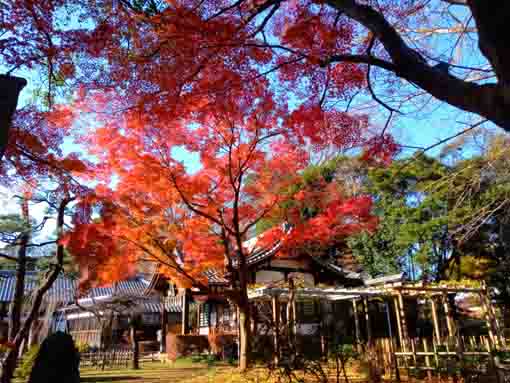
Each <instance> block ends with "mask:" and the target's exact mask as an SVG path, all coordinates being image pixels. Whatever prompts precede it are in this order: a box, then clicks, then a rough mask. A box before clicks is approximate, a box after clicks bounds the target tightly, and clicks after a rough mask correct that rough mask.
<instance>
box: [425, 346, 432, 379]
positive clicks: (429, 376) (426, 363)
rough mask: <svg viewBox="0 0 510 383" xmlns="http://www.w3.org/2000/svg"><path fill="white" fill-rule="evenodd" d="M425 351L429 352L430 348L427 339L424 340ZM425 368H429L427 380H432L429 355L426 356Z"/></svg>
mask: <svg viewBox="0 0 510 383" xmlns="http://www.w3.org/2000/svg"><path fill="white" fill-rule="evenodd" d="M423 351H425V353H428V352H429V348H428V345H427V339H426V338H423ZM425 366H426V367H427V378H428V380H432V370H431V364H430V356H429V355H428V354H426V355H425Z"/></svg>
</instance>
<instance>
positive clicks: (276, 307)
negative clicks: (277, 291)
mask: <svg viewBox="0 0 510 383" xmlns="http://www.w3.org/2000/svg"><path fill="white" fill-rule="evenodd" d="M271 299H272V304H273V325H274V328H273V351H274V354H273V360H274V364H275V365H278V363H279V362H280V304H279V302H278V297H277V296H274V297H272V298H271Z"/></svg>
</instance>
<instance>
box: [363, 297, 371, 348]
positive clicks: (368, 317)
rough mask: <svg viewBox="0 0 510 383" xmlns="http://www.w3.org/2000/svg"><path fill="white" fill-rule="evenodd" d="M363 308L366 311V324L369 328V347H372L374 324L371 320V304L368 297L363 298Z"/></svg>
mask: <svg viewBox="0 0 510 383" xmlns="http://www.w3.org/2000/svg"><path fill="white" fill-rule="evenodd" d="M363 308H364V310H365V323H366V326H367V343H368V346H371V345H372V322H371V320H370V310H369V302H368V299H367V298H366V297H365V298H363Z"/></svg>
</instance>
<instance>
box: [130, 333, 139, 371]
mask: <svg viewBox="0 0 510 383" xmlns="http://www.w3.org/2000/svg"><path fill="white" fill-rule="evenodd" d="M129 331H130V334H131V347H132V349H133V360H132V365H133V369H134V370H138V369H140V364H139V349H138V339H137V338H136V328H135V326H133V325H131V327H130V329H129Z"/></svg>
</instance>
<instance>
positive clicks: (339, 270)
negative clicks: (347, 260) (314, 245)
mask: <svg viewBox="0 0 510 383" xmlns="http://www.w3.org/2000/svg"><path fill="white" fill-rule="evenodd" d="M312 259H313V260H314V261H315V262H317V263H318V264H319V265H321V266H323V267H325V268H327V269H328V270H330V271H332V272H334V273H336V274H339V275H341V276H342V277H344V278H348V279H361V278H362V274H361V273H357V272H355V271H351V270H347V269H345V268H343V267H341V266H339V265H337V264H336V263H335V260H334V259H332V258H330V259H322V258H320V257H312Z"/></svg>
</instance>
